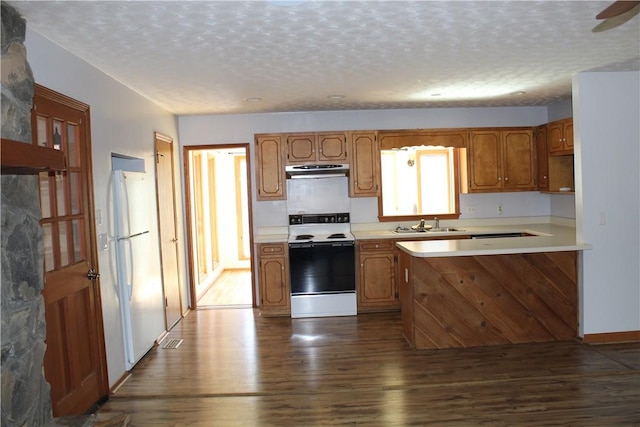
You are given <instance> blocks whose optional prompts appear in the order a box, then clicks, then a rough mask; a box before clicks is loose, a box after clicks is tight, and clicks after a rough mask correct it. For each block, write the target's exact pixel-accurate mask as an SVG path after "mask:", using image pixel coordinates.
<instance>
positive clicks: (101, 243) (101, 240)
mask: <svg viewBox="0 0 640 427" xmlns="http://www.w3.org/2000/svg"><path fill="white" fill-rule="evenodd" d="M108 249H109V239H108V238H107V233H102V234H98V250H100V251H106V250H108Z"/></svg>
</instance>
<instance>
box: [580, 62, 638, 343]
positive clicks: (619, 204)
mask: <svg viewBox="0 0 640 427" xmlns="http://www.w3.org/2000/svg"><path fill="white" fill-rule="evenodd" d="M573 111H574V138H575V165H576V206H577V207H576V227H577V234H578V238H579V240H582V241H584V242H587V243H591V244H592V245H593V250H590V251H585V252H584V254H583V262H584V265H583V283H582V289H581V303H582V306H583V310H582V313H583V318H582V320H581V322H580V327H581V332H582V333H584V334H594V333H604V332H619V331H632V330H636V331H637V330H640V270H639V269H640V267H639V265H640V261H639V260H640V220H639V218H640V202H639V201H640V172H639V170H640V149H639V146H640V73H638V72H617V73H602V72H598V73H580V74H578V75H576V76H574V78H573Z"/></svg>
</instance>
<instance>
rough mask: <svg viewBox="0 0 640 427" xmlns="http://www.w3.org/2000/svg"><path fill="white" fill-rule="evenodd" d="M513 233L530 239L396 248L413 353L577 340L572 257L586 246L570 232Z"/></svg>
mask: <svg viewBox="0 0 640 427" xmlns="http://www.w3.org/2000/svg"><path fill="white" fill-rule="evenodd" d="M498 228H502V227H498ZM513 228H514V227H510V229H513ZM517 228H518V229H519V230H520V231H522V232H525V233H528V234H533V235H528V236H526V237H500V238H492V239H457V240H427V241H404V242H398V243H397V244H396V245H397V247H398V249H399V250H400V255H399V259H398V273H397V275H398V286H399V294H400V295H399V296H400V303H401V307H402V322H403V333H404V336H405V338H406V339H407V341H408V342H409V343H410V345H411V346H412V347H415V348H417V349H434V348H451V347H474V346H485V345H498V344H518V343H527V342H543V341H560V340H571V339H575V338H576V337H577V333H578V290H577V276H578V273H577V272H578V268H577V262H578V251H581V250H585V249H590V248H591V247H590V246H589V245H588V244H584V243H580V242H577V241H576V238H575V229H574V228H573V227H564V226H558V225H554V224H532V225H523V226H519V227H517ZM475 231H476V232H477V231H478V230H475ZM496 231H498V230H496ZM503 231H507V230H506V229H504V230H503ZM510 231H512V230H510ZM467 232H471V234H472V235H473V234H475V232H474V230H467Z"/></svg>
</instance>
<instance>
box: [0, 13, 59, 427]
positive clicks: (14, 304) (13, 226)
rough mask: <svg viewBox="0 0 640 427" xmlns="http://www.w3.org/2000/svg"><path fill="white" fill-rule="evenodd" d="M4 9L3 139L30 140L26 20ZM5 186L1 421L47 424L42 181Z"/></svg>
mask: <svg viewBox="0 0 640 427" xmlns="http://www.w3.org/2000/svg"><path fill="white" fill-rule="evenodd" d="M1 7H2V11H1V13H2V40H1V44H2V57H1V63H0V69H1V72H2V116H1V118H0V122H1V123H2V125H1V135H2V138H7V139H13V140H15V141H21V142H25V143H31V103H32V99H33V90H34V89H33V88H34V80H33V75H32V73H31V69H30V67H29V64H28V62H27V57H26V50H25V47H24V37H25V29H26V23H25V21H24V19H23V18H22V17H21V16H20V14H19V13H18V12H17V11H16V10H15V9H14V8H13V7H11V6H9V5H7V4H6V3H4V2H3V3H2V4H1ZM0 186H1V187H0V193H1V195H2V200H1V204H0V209H1V212H2V215H1V221H2V225H1V230H0V233H1V237H0V239H1V244H2V247H1V249H2V252H1V253H0V258H1V260H0V261H1V266H2V272H1V276H0V280H1V282H2V284H1V286H2V289H1V294H0V295H1V300H0V301H1V307H0V309H1V310H2V314H1V317H2V330H1V334H2V335H1V346H2V347H1V357H2V359H1V363H2V367H1V375H2V391H1V392H2V394H1V398H2V405H1V410H2V413H1V420H0V424H1V425H2V426H42V425H47V424H49V423H50V422H51V398H50V390H49V385H48V384H47V382H46V381H45V378H44V372H43V360H44V352H45V348H46V346H45V336H46V328H45V318H44V304H43V299H42V295H41V292H42V287H43V284H44V280H43V241H42V230H41V228H40V225H39V219H40V202H39V193H38V177H37V176H36V175H2V178H1V182H0Z"/></svg>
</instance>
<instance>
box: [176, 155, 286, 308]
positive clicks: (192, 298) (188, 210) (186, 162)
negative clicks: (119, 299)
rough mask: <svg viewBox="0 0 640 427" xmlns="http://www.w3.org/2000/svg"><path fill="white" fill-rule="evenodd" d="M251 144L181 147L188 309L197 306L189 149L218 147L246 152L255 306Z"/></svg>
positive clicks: (250, 250)
mask: <svg viewBox="0 0 640 427" xmlns="http://www.w3.org/2000/svg"><path fill="white" fill-rule="evenodd" d="M250 147H251V144H250V143H239V144H219V145H217V144H214V145H211V144H209V145H188V146H184V147H182V160H183V167H184V182H185V183H186V184H185V188H186V190H185V207H186V208H185V211H186V217H185V224H186V226H187V230H189V231H188V232H187V235H186V236H185V241H186V244H187V261H186V262H187V268H188V270H189V290H190V305H189V307H188V308H189V309H195V308H196V307H197V297H196V291H195V282H194V281H193V262H192V259H193V256H194V253H193V250H192V247H193V239H192V237H191V231H190V228H189V227H190V224H191V222H192V221H193V220H194V218H193V212H191V208H190V206H191V198H192V197H193V195H192V194H190V191H189V176H190V174H191V171H190V168H189V153H190V152H191V151H198V150H220V149H234V148H243V149H244V150H245V153H246V162H247V170H246V173H247V204H248V205H247V209H248V212H249V239H250V240H249V253H250V265H251V267H250V268H251V291H252V292H251V298H252V304H253V307H254V308H255V307H257V305H256V260H255V253H254V247H253V246H254V244H253V203H252V197H253V194H252V191H251V187H252V180H251V171H252V166H251V148H250ZM256 155H257V154H256ZM283 171H284V169H283ZM283 182H284V181H283Z"/></svg>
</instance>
